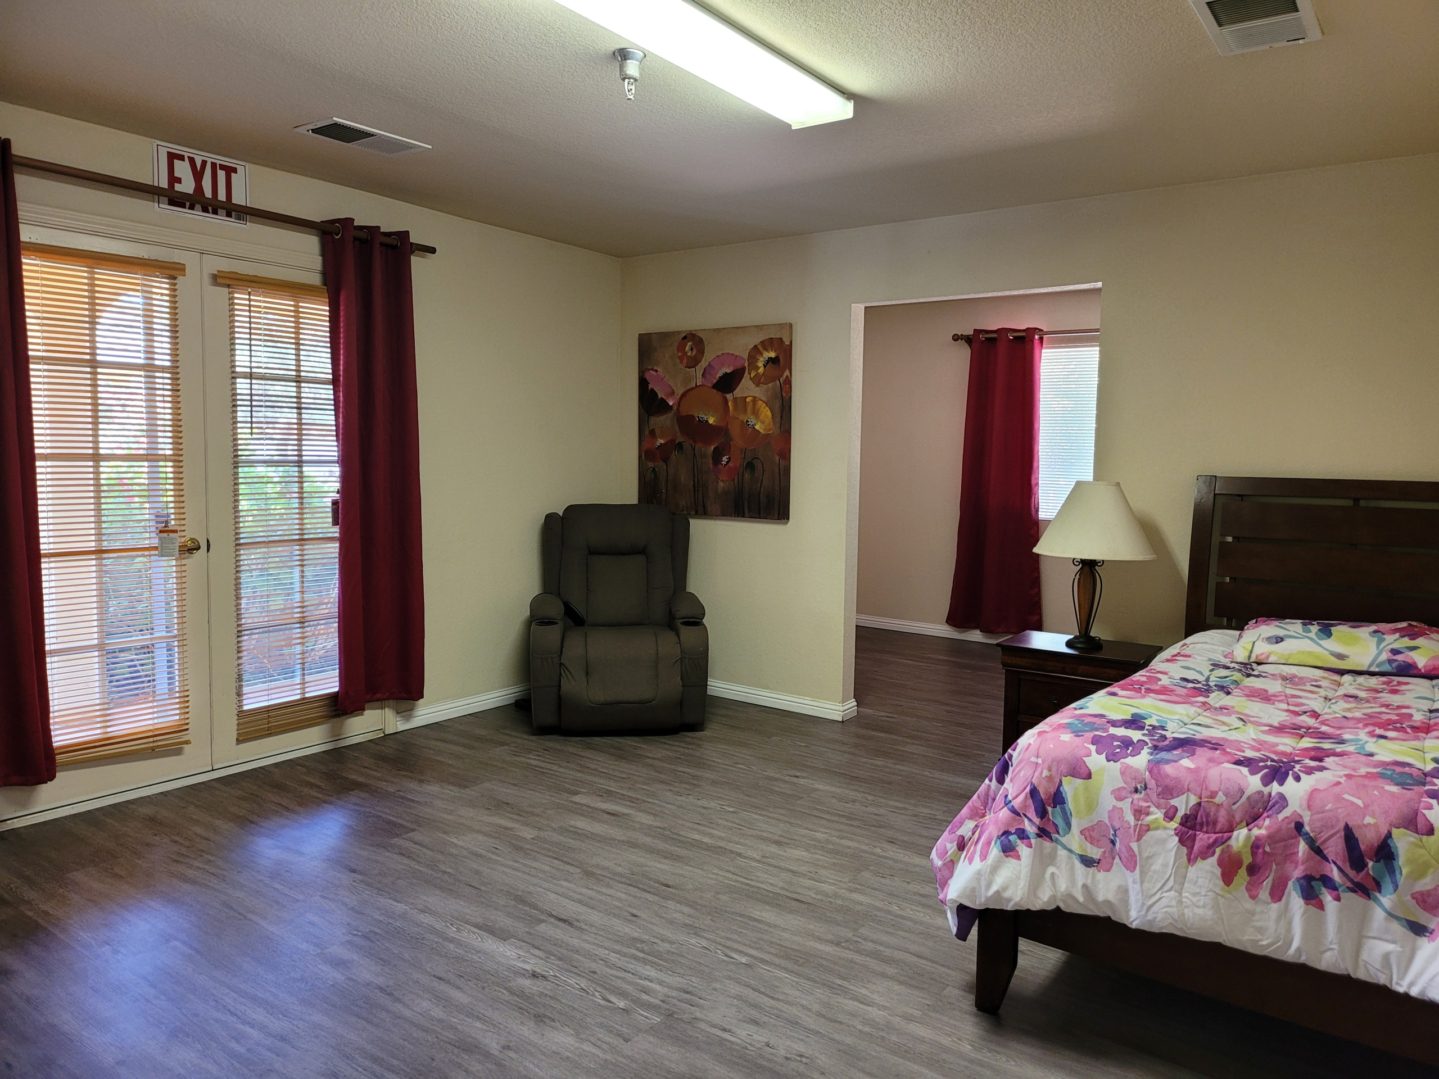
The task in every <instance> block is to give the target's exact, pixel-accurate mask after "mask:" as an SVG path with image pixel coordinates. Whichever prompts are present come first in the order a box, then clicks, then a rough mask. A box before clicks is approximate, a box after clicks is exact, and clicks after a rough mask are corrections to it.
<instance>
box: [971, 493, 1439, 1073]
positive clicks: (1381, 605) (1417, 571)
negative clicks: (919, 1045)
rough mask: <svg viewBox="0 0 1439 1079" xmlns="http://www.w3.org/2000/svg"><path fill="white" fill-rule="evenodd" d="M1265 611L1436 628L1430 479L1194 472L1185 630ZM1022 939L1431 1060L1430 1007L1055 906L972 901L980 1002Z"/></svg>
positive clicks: (999, 994)
mask: <svg viewBox="0 0 1439 1079" xmlns="http://www.w3.org/2000/svg"><path fill="white" fill-rule="evenodd" d="M1266 616H1267V617H1283V618H1322V619H1346V620H1355V621H1371V622H1381V621H1404V620H1410V619H1412V620H1416V621H1421V622H1427V623H1429V624H1431V625H1439V483H1427V482H1399V481H1388V480H1317V479H1256V478H1246V477H1234V476H1200V477H1199V478H1198V482H1197V484H1196V488H1195V493H1194V526H1193V533H1192V538H1191V542H1190V551H1189V588H1188V594H1187V601H1186V607H1185V625H1184V631H1185V633H1186V635H1187V634H1190V633H1197V632H1199V631H1200V630H1203V629H1210V628H1216V627H1235V628H1237V627H1241V626H1243V625H1244V624H1245V623H1246V622H1247V621H1249V620H1250V619H1251V618H1261V617H1266ZM1006 748H1007V747H1006ZM1020 937H1023V938H1025V939H1026V940H1033V941H1036V942H1038V943H1040V944H1047V945H1049V946H1050V947H1053V948H1059V949H1062V950H1063V951H1067V952H1072V953H1074V954H1075V955H1082V956H1085V957H1087V958H1090V959H1094V960H1097V961H1099V962H1102V963H1107V964H1109V965H1111V966H1116V967H1119V968H1121V969H1123V970H1127V971H1130V972H1132V973H1135V974H1139V975H1142V976H1144V977H1148V978H1153V979H1154V980H1156V981H1161V982H1166V983H1168V984H1170V985H1175V986H1178V987H1180V988H1182V989H1188V990H1190V991H1192V992H1197V993H1203V994H1205V995H1206V996H1210V997H1214V998H1217V999H1219V1000H1223V1001H1227V1002H1229V1003H1231V1004H1238V1005H1240V1006H1241V1007H1244V1008H1249V1009H1251V1010H1253V1011H1256V1012H1262V1013H1264V1014H1266V1015H1271V1016H1275V1017H1276V1018H1279V1019H1286V1020H1288V1021H1290V1022H1293V1023H1298V1024H1301V1025H1303V1026H1307V1027H1311V1028H1313V1029H1315V1030H1321V1031H1325V1032H1327V1033H1330V1034H1337V1035H1339V1036H1340V1037H1344V1038H1349V1039H1350V1040H1352V1041H1356V1042H1362V1043H1364V1044H1366V1045H1371V1046H1374V1047H1376V1048H1379V1049H1384V1050H1387V1051H1388V1052H1391V1053H1396V1054H1399V1055H1401V1056H1407V1057H1411V1058H1413V1059H1415V1060H1420V1061H1423V1062H1424V1063H1427V1064H1433V1065H1439V1036H1436V1033H1435V1032H1436V1031H1439V1004H1431V1003H1428V1002H1426V1001H1422V1000H1419V999H1418V998H1416V997H1411V996H1407V995H1405V994H1402V993H1397V992H1395V991H1393V990H1391V989H1386V988H1384V987H1382V986H1379V985H1375V984H1373V983H1371V982H1364V981H1359V980H1358V979H1356V978H1350V977H1347V976H1345V975H1342V974H1332V973H1329V972H1328V971H1322V970H1318V969H1315V968H1313V967H1308V966H1305V965H1303V964H1300V963H1290V962H1287V961H1285V960H1281V959H1273V958H1270V957H1267V956H1260V955H1254V954H1252V953H1250V952H1244V951H1239V950H1237V949H1234V948H1230V947H1227V946H1225V945H1222V944H1214V943H1211V942H1209V941H1200V940H1194V939H1191V938H1188V937H1181V936H1176V935H1174V934H1171V933H1155V932H1150V931H1148V930H1143V929H1132V928H1130V927H1129V926H1126V925H1122V924H1120V923H1119V922H1115V921H1112V920H1110V919H1108V918H1102V917H1096V916H1091V915H1083V914H1070V913H1067V912H1065V911H1060V910H1044V911H1029V910H1016V911H1009V910H984V911H981V912H980V915H979V946H978V965H977V970H976V981H975V993H974V1003H975V1007H977V1008H978V1009H979V1010H980V1011H983V1012H989V1013H991V1014H994V1013H997V1012H998V1011H999V1008H1000V1005H1001V1004H1002V1003H1003V1001H1004V995H1005V992H1006V991H1007V990H1008V988H1009V982H1010V979H1011V978H1012V977H1013V975H1014V968H1015V965H1016V964H1017V962H1018V958H1019V938H1020Z"/></svg>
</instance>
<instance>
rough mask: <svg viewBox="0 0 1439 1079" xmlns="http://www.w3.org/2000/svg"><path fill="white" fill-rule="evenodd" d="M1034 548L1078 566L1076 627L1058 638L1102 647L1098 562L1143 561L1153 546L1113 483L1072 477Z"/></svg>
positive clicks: (1081, 647) (1083, 648)
mask: <svg viewBox="0 0 1439 1079" xmlns="http://www.w3.org/2000/svg"><path fill="white" fill-rule="evenodd" d="M1034 553H1035V554H1041V555H1050V556H1052V557H1055V558H1068V559H1071V560H1072V561H1073V562H1074V564H1075V565H1076V566H1078V567H1079V568H1078V569H1076V570H1075V571H1074V584H1073V585H1072V590H1073V595H1074V621H1075V625H1076V628H1077V629H1078V632H1077V633H1076V634H1075V635H1074V636H1073V637H1071V638H1069V640H1067V641H1065V642H1064V643H1065V644H1067V645H1068V646H1069V647H1070V648H1073V649H1075V650H1076V651H1080V652H1096V651H1098V650H1099V649H1100V648H1102V647H1103V646H1104V642H1103V641H1101V640H1100V639H1099V638H1098V637H1096V636H1095V635H1094V633H1093V629H1094V616H1095V615H1096V614H1098V613H1099V599H1100V596H1101V595H1102V593H1103V591H1104V582H1103V581H1102V580H1101V579H1100V576H1099V567H1100V566H1102V565H1104V563H1106V562H1147V561H1149V560H1150V559H1151V558H1153V557H1154V548H1153V547H1151V546H1149V540H1147V539H1145V537H1144V529H1142V528H1140V527H1139V521H1138V520H1136V519H1135V516H1134V510H1132V509H1130V507H1129V499H1127V498H1125V497H1124V490H1123V489H1122V488H1121V487H1120V486H1119V484H1118V483H1115V482H1113V481H1111V480H1078V481H1077V482H1076V483H1075V484H1074V489H1073V490H1071V491H1070V492H1069V497H1068V498H1066V499H1065V500H1064V505H1062V506H1060V507H1059V512H1058V513H1056V514H1055V515H1054V520H1053V521H1051V522H1050V523H1049V527H1048V528H1047V529H1045V532H1044V535H1043V536H1042V537H1040V540H1039V545H1038V546H1037V547H1035V548H1034Z"/></svg>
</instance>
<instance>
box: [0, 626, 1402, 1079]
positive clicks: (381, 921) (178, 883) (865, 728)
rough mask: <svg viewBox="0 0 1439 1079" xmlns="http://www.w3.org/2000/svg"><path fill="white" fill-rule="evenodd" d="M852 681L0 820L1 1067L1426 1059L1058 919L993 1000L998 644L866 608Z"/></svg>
mask: <svg viewBox="0 0 1439 1079" xmlns="http://www.w3.org/2000/svg"><path fill="white" fill-rule="evenodd" d="M856 693H857V696H858V697H859V700H860V702H861V711H860V715H859V717H858V718H857V719H855V720H853V721H852V722H850V723H847V724H838V723H830V722H826V721H824V720H818V719H808V718H804V717H799V716H793V715H787V714H784V713H779V712H773V711H769V710H766V709H762V708H757V707H751V706H748V705H741V704H735V703H732V702H727V701H719V700H715V701H712V702H711V707H712V713H711V714H712V719H711V725H710V728H709V730H707V731H705V732H703V733H702V734H697V735H681V736H676V737H669V738H649V739H632V738H605V739H567V738H536V737H533V736H531V735H530V734H529V733H528V730H527V727H526V723H525V719H524V717H522V716H521V715H520V714H518V713H517V712H515V711H514V710H512V709H508V708H506V709H499V710H496V711H492V712H487V713H484V714H482V715H478V716H474V717H469V718H465V719H457V720H452V721H450V722H448V723H442V724H437V725H435V726H431V727H427V728H424V729H422V730H418V731H413V732H410V733H407V734H404V735H401V736H399V737H394V738H386V739H382V740H380V741H376V742H370V743H366V744H362V745H356V746H352V747H349V748H346V749H340V750H335V751H332V752H328V753H323V754H319V755H316V756H311V757H306V758H303V759H300V760H295V761H290V762H287V763H284V764H279V765H275V766H272V767H269V768H265V769H260V770H257V771H252V772H247V773H244V774H241V775H237V776H232V777H229V778H226V779H221V780H216V781H214V782H210V783H204V784H200V785H198V786H193V787H188V788H185V789H182V790H177V791H173V792H170V793H167V794H161V795H156V796H154V797H151V798H146V799H142V800H139V801H135V802H130V803H126V804H124V805H119V806H112V807H109V808H106V809H100V810H96V811H94V812H91V813H86V814H83V815H80V816H76V817H71V818H67V819H64V820H60V821H54V822H51V823H46V824H39V825H35V826H33V827H29V828H25V829H20V830H18V831H13V832H8V833H0V1074H4V1075H16V1076H46V1077H48V1076H72V1075H73V1076H101V1075H104V1076H108V1075H122V1076H146V1077H149V1076H186V1077H189V1079H194V1077H198V1076H211V1075H246V1076H251V1075H255V1076H258V1075H275V1076H412V1075H413V1076H419V1075H426V1076H433V1075H476V1076H547V1077H549V1076H636V1077H642V1076H791V1075H832V1076H883V1077H901V1076H933V1075H944V1076H951V1077H953V1076H1038V1075H1043V1076H1071V1075H1073V1076H1079V1075H1083V1076H1092V1075H1106V1076H1149V1075H1164V1076H1181V1075H1214V1076H1226V1077H1228V1076H1274V1075H1301V1074H1361V1073H1366V1072H1367V1073H1375V1072H1379V1073H1383V1074H1387V1075H1408V1074H1418V1072H1417V1071H1416V1070H1414V1069H1411V1068H1409V1067H1408V1066H1407V1065H1405V1064H1404V1063H1403V1062H1399V1061H1395V1060H1392V1059H1390V1058H1387V1057H1384V1056H1382V1055H1381V1054H1375V1053H1371V1052H1368V1051H1365V1050H1361V1049H1359V1048H1357V1047H1354V1046H1351V1045H1349V1044H1347V1043H1342V1042H1338V1041H1335V1040H1333V1039H1329V1038H1325V1037H1323V1036H1319V1035H1314V1034H1310V1033H1307V1032H1305V1031H1302V1030H1300V1029H1299V1028H1297V1027H1292V1026H1289V1025H1286V1024H1283V1023H1277V1022H1273V1021H1270V1020H1266V1019H1263V1018H1260V1017H1258V1016H1255V1015H1251V1014H1249V1013H1246V1012H1242V1011H1239V1010H1236V1009H1233V1008H1229V1007H1226V1006H1223V1005H1219V1004H1215V1003H1212V1002H1209V1001H1205V1000H1203V999H1200V998H1197V997H1194V996H1191V995H1189V994H1185V993H1182V992H1178V991H1175V990H1171V989H1167V988H1165V987H1162V986H1159V985H1155V984H1150V983H1146V982H1143V981H1140V980H1135V979H1132V978H1128V977H1125V976H1122V975H1118V974H1116V973H1114V972H1111V971H1108V970H1105V969H1103V968H1101V967H1098V966H1095V965H1091V964H1088V963H1085V962H1083V961H1081V960H1077V959H1073V958H1068V957H1064V956H1061V955H1060V954H1058V953H1055V952H1051V951H1049V950H1048V949H1045V948H1041V947H1039V946H1034V945H1030V944H1028V943H1027V942H1026V943H1025V944H1024V946H1023V948H1022V953H1023V954H1022V956H1021V961H1020V967H1019V973H1018V975H1017V976H1016V980H1015V985H1014V988H1013V989H1012V990H1011V993H1010V997H1009V1000H1008V1002H1007V1004H1006V1006H1005V1010H1004V1014H1003V1016H1002V1017H1001V1018H1000V1019H998V1020H995V1019H992V1018H990V1017H987V1016H984V1015H981V1014H979V1013H977V1012H975V1011H974V1009H973V1007H972V1006H971V1003H970V994H971V991H972V987H973V960H974V955H973V945H972V944H960V943H958V942H956V941H954V940H952V939H951V938H950V937H949V935H948V931H947V927H946V925H945V920H944V915H943V912H942V910H941V909H940V907H939V905H938V903H937V902H936V901H935V897H934V886H933V881H932V878H931V876H930V872H929V866H928V861H927V856H928V853H929V849H930V846H931V845H932V844H933V842H934V840H935V839H936V838H937V837H938V835H939V833H940V832H941V831H942V830H943V828H944V827H945V825H946V824H947V823H948V822H949V820H950V818H951V817H953V816H954V814H955V813H957V812H958V810H959V808H960V806H961V805H962V803H963V802H964V801H965V799H966V798H968V796H969V795H970V794H971V793H972V791H973V789H974V787H975V786H976V785H977V784H978V782H979V781H980V780H981V779H982V777H983V775H984V773H985V772H986V771H987V770H988V768H989V767H990V765H991V764H992V763H993V759H994V757H995V755H996V742H997V740H998V731H999V708H1000V676H999V667H998V659H997V654H996V651H995V650H994V649H993V648H992V647H989V646H985V645H978V644H968V643H964V642H957V641H948V640H942V639H934V638H925V637H917V636H910V635H905V634H896V633H887V632H883V631H879V630H865V629H862V630H860V631H859V670H858V679H857V686H856Z"/></svg>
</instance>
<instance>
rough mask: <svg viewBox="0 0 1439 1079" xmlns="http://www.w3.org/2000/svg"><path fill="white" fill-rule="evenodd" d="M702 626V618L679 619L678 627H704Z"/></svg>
mask: <svg viewBox="0 0 1439 1079" xmlns="http://www.w3.org/2000/svg"><path fill="white" fill-rule="evenodd" d="M704 624H705V623H704V619H703V618H681V619H680V625H682V626H702V625H704Z"/></svg>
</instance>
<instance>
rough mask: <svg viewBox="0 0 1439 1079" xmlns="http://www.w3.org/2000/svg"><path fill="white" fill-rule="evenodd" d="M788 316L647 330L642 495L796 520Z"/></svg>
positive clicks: (708, 512) (678, 504)
mask: <svg viewBox="0 0 1439 1079" xmlns="http://www.w3.org/2000/svg"><path fill="white" fill-rule="evenodd" d="M792 340H793V327H792V326H791V325H790V323H788V322H785V323H780V324H776V325H772V326H731V327H728V328H725V329H709V330H670V331H666V332H663V333H642V334H640V347H639V358H640V461H639V463H640V496H639V500H640V501H641V502H643V503H653V504H655V505H659V506H665V507H668V508H669V509H670V510H672V511H674V512H675V513H687V514H690V515H692V516H695V517H741V518H749V519H752V520H761V521H787V520H789V467H790V462H789V446H790V433H789V431H790V413H791V409H792V407H793V406H792V401H791V394H792V392H793V388H794V376H793V371H792V361H793V357H792V355H791V342H792Z"/></svg>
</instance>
